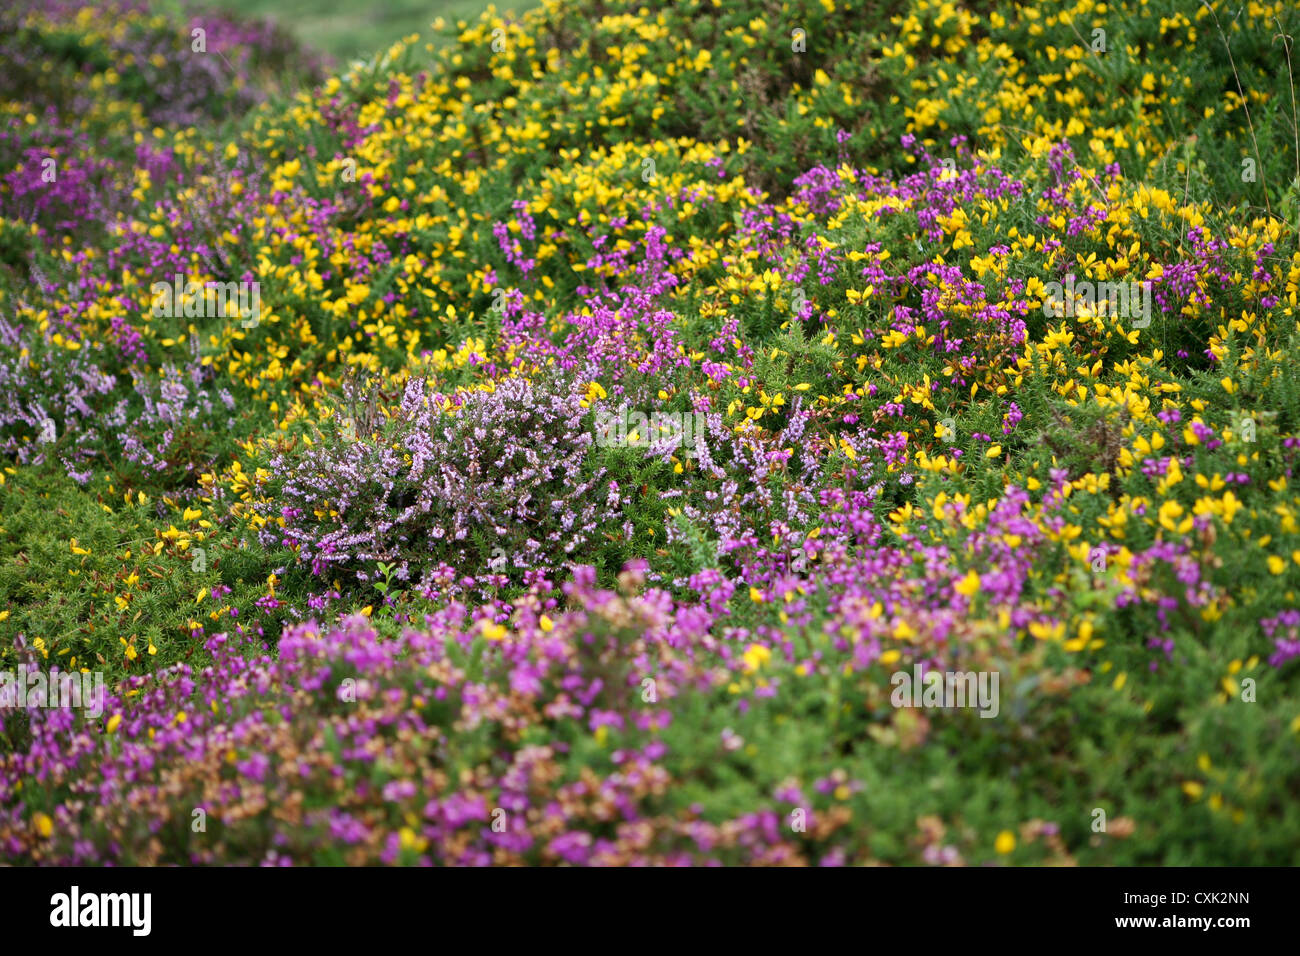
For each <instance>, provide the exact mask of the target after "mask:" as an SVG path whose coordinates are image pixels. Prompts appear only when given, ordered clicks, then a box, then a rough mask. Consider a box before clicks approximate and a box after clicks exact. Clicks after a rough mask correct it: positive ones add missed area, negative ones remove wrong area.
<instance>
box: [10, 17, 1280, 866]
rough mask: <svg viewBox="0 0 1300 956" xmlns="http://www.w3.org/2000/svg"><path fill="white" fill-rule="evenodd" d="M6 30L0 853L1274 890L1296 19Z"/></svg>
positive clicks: (163, 20) (645, 21) (155, 23)
mask: <svg viewBox="0 0 1300 956" xmlns="http://www.w3.org/2000/svg"><path fill="white" fill-rule="evenodd" d="M41 6H42V5H39V4H27V3H24V4H23V5H22V6H21V7H19V8H15V9H14V10H8V9H7V10H6V11H4V12H3V13H0V24H3V25H4V28H3V29H0V59H4V58H5V57H8V58H9V60H10V61H11V62H12V65H13V69H12V70H11V71H9V72H4V71H0V73H3V75H0V160H2V161H3V162H0V166H2V167H3V168H0V458H2V459H3V460H2V461H0V673H3V672H4V671H5V670H6V669H7V668H12V667H21V668H22V669H23V673H24V674H28V675H30V674H33V673H34V674H38V675H44V674H47V673H52V672H53V671H54V669H55V668H59V669H67V670H70V671H78V672H79V671H90V669H91V668H95V669H96V671H97V672H102V674H103V676H104V691H105V694H106V697H107V700H106V708H105V710H104V711H103V713H102V714H99V713H91V712H89V711H88V710H87V709H86V708H77V707H69V706H55V707H49V706H43V704H42V703H41V702H39V701H37V702H33V701H32V700H30V699H29V700H26V701H25V702H23V703H22V704H14V705H12V706H0V863H4V862H19V863H56V864H63V863H114V864H123V863H180V864H189V863H216V864H220V863H238V864H274V865H280V864H334V863H366V864H371V863H373V864H388V863H401V864H411V865H425V864H452V865H482V864H493V863H525V864H555V865H563V864H571V865H602V864H717V863H723V864H727V863H730V864H772V863H776V864H803V863H808V864H817V865H826V866H837V865H850V864H874V863H888V864H917V865H935V866H938V865H963V864H972V865H989V864H1044V863H1046V864H1070V863H1074V862H1078V863H1082V864H1095V865H1107V866H1109V865H1133V864H1142V865H1148V864H1153V863H1178V864H1188V863H1210V864H1230V865H1241V864H1253V865H1258V864H1279V865H1280V864H1295V863H1297V862H1300V856H1297V847H1298V846H1300V825H1298V824H1297V819H1296V815H1295V813H1294V812H1293V810H1292V808H1293V806H1294V796H1295V794H1296V793H1297V792H1300V587H1298V586H1297V582H1300V492H1298V491H1297V480H1298V478H1297V469H1298V468H1300V374H1297V368H1300V366H1298V365H1297V358H1296V356H1297V355H1300V321H1298V315H1300V314H1298V313H1297V308H1298V303H1300V298H1298V297H1300V238H1298V236H1297V231H1296V228H1295V223H1296V221H1297V208H1298V205H1297V204H1298V199H1297V196H1298V195H1300V194H1298V193H1297V191H1296V188H1297V187H1295V186H1294V185H1292V184H1293V182H1294V181H1295V180H1296V177H1297V173H1300V166H1297V162H1300V160H1298V159H1297V156H1296V138H1295V116H1294V114H1295V102H1296V100H1295V99H1293V95H1292V94H1293V90H1292V89H1291V77H1292V76H1293V75H1294V71H1293V70H1292V69H1291V67H1292V66H1293V64H1292V63H1291V60H1290V57H1291V55H1292V53H1293V50H1292V44H1291V41H1290V39H1289V38H1290V37H1293V36H1296V35H1300V13H1297V11H1296V10H1295V9H1293V8H1294V4H1287V3H1285V2H1282V0H1265V2H1256V3H1252V4H1247V5H1245V6H1244V7H1241V8H1240V9H1237V7H1230V6H1227V5H1225V3H1223V2H1220V0H1211V2H1207V3H1204V4H1189V3H1187V2H1184V0H1115V2H1113V3H1108V4H1099V3H1096V2H1094V0H1041V2H1037V3H1034V4H1011V3H1003V2H993V3H982V4H965V5H958V4H956V3H954V2H952V0H898V2H894V3H890V4H885V5H884V6H883V7H882V6H881V5H878V4H848V3H845V2H843V0H834V2H832V0H786V2H784V3H783V4H781V5H779V6H780V10H779V11H778V10H777V9H776V7H773V6H770V5H766V6H765V5H763V4H757V3H752V2H747V0H740V2H736V3H732V2H727V3H713V2H707V0H681V2H678V3H673V4H660V5H657V6H656V7H655V8H654V9H653V10H646V9H644V8H643V5H641V4H639V3H638V2H633V0H602V2H601V3H593V2H592V0H543V2H542V3H541V5H540V7H539V8H537V9H534V10H532V11H530V12H528V13H525V14H523V15H521V16H518V17H516V16H513V15H507V16H498V15H497V14H496V13H495V12H489V13H486V14H484V15H483V16H482V17H480V18H479V19H478V20H477V21H475V22H473V23H461V24H458V25H456V26H454V27H449V26H446V25H439V26H436V27H435V32H438V33H440V35H441V40H442V45H441V46H440V47H438V48H434V47H433V46H432V45H429V46H428V47H425V46H423V45H421V44H420V43H418V42H416V41H415V40H412V39H411V38H409V37H408V38H406V39H403V40H401V41H399V42H397V43H394V44H393V46H392V47H390V48H389V49H387V50H383V51H376V56H375V57H374V58H373V59H372V60H371V61H369V62H367V63H363V64H360V65H354V66H353V67H352V68H349V69H348V70H346V71H345V72H343V73H341V74H339V75H337V76H333V77H330V78H329V79H327V80H325V81H324V82H323V83H321V84H320V85H319V86H311V85H309V84H307V85H303V86H302V88H300V89H298V90H296V91H295V92H294V94H293V95H292V96H287V97H282V96H278V95H275V90H276V84H275V83H273V82H271V81H270V80H269V78H268V77H267V75H266V70H265V69H264V67H266V66H268V65H269V64H275V63H280V62H281V59H282V58H283V59H284V60H285V65H290V66H294V67H295V70H291V71H290V72H295V73H296V75H297V76H298V77H299V79H306V80H308V81H310V80H312V79H313V78H314V71H313V69H312V67H311V64H312V61H311V60H310V58H302V57H299V56H298V55H297V54H292V53H290V52H289V51H288V49H287V48H284V47H283V45H282V42H281V40H280V39H277V38H276V36H273V35H272V34H270V33H266V32H262V31H261V29H260V28H257V27H247V28H246V27H243V26H239V25H237V24H231V23H227V22H226V21H225V20H223V19H221V18H212V19H210V20H205V21H204V22H205V23H207V24H209V27H208V33H207V43H208V47H209V50H210V51H213V52H209V53H207V54H200V53H197V52H195V51H194V50H193V49H192V48H191V46H190V34H189V25H188V23H187V22H182V21H180V20H173V19H169V18H168V17H166V16H153V15H152V14H151V13H150V12H149V10H148V7H147V4H146V3H144V2H131V3H120V4H117V3H115V4H108V3H103V4H94V3H74V2H68V3H62V2H60V3H56V4H47V5H44V7H43V9H38V7H41ZM196 16H198V15H196ZM796 27H797V29H796ZM1103 48H1104V49H1103ZM218 50H219V51H220V52H221V54H222V57H224V60H225V62H223V61H222V58H220V57H217V55H216V52H215V51H218ZM282 55H283V57H282ZM46 63H48V64H49V68H48V69H46V67H45V66H44V64H46ZM231 71H233V72H234V74H237V76H236V77H233V78H232V79H231V81H230V82H229V83H228V84H227V83H226V82H225V79H224V78H225V76H226V74H227V73H231ZM262 92H268V93H269V94H270V95H268V96H266V97H265V98H264V97H263V96H262ZM263 99H265V101H264V102H263ZM255 103H258V104H259V105H256V106H255V105H254V104H255ZM1247 105H1248V106H1249V110H1248V111H1247V109H1246V107H1247ZM245 111H247V112H245ZM47 160H52V161H53V168H54V169H55V170H57V172H58V175H57V176H56V177H51V178H42V176H41V171H42V170H43V169H47V168H50V166H49V163H47ZM157 283H163V284H165V285H170V284H172V283H176V284H178V285H179V284H189V283H193V284H195V285H196V286H199V287H204V286H207V285H208V284H209V283H222V284H223V287H224V286H225V285H226V284H229V285H230V286H232V287H233V288H235V289H236V290H240V289H242V290H247V291H248V292H249V293H250V294H251V293H254V292H255V293H256V301H257V302H258V303H259V305H260V309H259V311H258V312H257V314H256V315H255V316H254V315H248V316H245V315H244V314H243V313H242V312H241V314H240V315H238V316H232V315H230V314H228V313H225V312H224V310H217V311H216V312H214V311H213V310H210V309H207V308H206V307H201V306H202V305H203V304H202V303H200V302H199V301H198V299H197V298H195V297H187V303H186V304H187V306H193V308H189V307H187V308H165V309H156V308H154V296H153V289H154V287H155V285H156V284H157ZM210 291H211V290H210ZM213 294H214V295H215V291H214V292H213ZM206 301H207V300H204V302H206ZM223 301H226V299H225V298H223ZM240 301H243V297H242V295H241V298H240ZM687 423H689V426H690V427H689V428H687V427H686V425H687ZM625 425H626V427H624V426H625ZM33 669H34V670H33ZM936 675H942V676H943V680H942V681H938V682H936V681H934V680H933V679H932V678H934V677H935V676H936ZM2 691H3V688H0V692H2ZM1098 814H1100V817H1099V815H1098ZM199 820H202V821H203V822H204V824H205V825H204V826H202V827H199V826H196V823H197V822H198V821H199ZM1099 821H1100V822H1099Z"/></svg>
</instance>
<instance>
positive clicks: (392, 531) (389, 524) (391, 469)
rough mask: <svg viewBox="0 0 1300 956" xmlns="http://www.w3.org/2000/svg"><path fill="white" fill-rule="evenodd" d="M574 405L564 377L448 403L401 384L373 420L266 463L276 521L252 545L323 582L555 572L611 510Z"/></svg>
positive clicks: (611, 516)
mask: <svg viewBox="0 0 1300 956" xmlns="http://www.w3.org/2000/svg"><path fill="white" fill-rule="evenodd" d="M580 402H581V393H580V392H578V391H575V390H574V389H573V388H572V387H571V386H570V385H568V384H567V383H565V382H564V381H563V380H560V379H556V380H554V381H551V382H539V383H533V382H529V381H526V380H524V379H507V380H504V381H502V382H500V383H499V384H497V385H496V386H494V387H493V388H492V389H491V390H488V391H468V392H463V393H460V394H458V395H455V396H444V395H441V394H438V393H435V392H433V391H431V390H430V389H429V388H428V386H427V384H426V382H425V381H424V380H422V379H411V380H409V381H408V382H407V383H406V386H405V388H404V391H403V394H402V397H401V401H400V402H399V403H398V404H397V406H396V407H395V408H393V409H392V410H391V412H386V413H385V418H384V420H383V421H376V420H375V417H374V414H373V411H372V412H371V414H370V415H369V416H367V417H365V418H363V420H362V421H361V422H360V423H358V422H356V421H355V420H352V419H349V420H347V421H346V422H343V423H341V425H340V424H336V427H332V428H331V430H330V432H329V433H328V434H325V435H322V436H321V437H322V440H321V441H320V442H318V443H314V444H313V446H312V447H308V448H304V449H300V450H297V451H293V452H289V453H287V454H284V455H279V456H276V457H274V458H273V459H272V460H271V461H270V463H269V466H268V470H269V471H270V472H271V476H272V477H271V479H270V480H269V481H268V483H267V486H266V488H265V489H264V492H265V495H266V498H267V502H266V503H265V504H262V505H259V513H260V514H261V515H262V517H263V518H267V517H276V518H279V519H281V520H280V521H278V522H274V523H272V524H269V525H267V526H266V527H265V528H264V530H263V531H262V533H261V539H262V541H263V542H264V543H276V544H281V545H284V546H287V547H291V548H294V549H295V550H296V552H297V554H298V558H299V560H300V561H302V562H304V563H305V564H307V565H309V566H310V568H311V571H312V573H313V574H314V575H316V576H319V577H323V578H325V579H327V580H328V579H331V578H334V579H335V580H337V574H338V573H339V572H343V571H346V572H347V573H348V578H349V580H350V581H359V582H365V581H367V580H369V579H370V573H369V572H368V570H366V568H367V566H368V565H369V564H371V563H373V562H385V563H391V564H393V565H394V566H395V571H394V572H393V574H394V576H395V577H396V578H397V579H398V580H401V581H407V580H410V581H418V580H419V579H420V578H421V577H422V576H425V575H426V574H428V572H429V571H431V570H432V569H434V568H436V567H438V566H439V565H449V566H451V567H453V568H455V569H456V571H457V573H458V574H461V575H464V576H474V575H476V574H483V573H495V574H500V575H502V576H504V577H506V578H511V579H516V580H518V579H520V578H522V577H523V576H524V574H525V572H529V571H547V572H549V571H552V570H554V569H556V568H558V567H562V566H563V565H564V564H566V563H568V562H571V561H573V560H575V559H576V557H577V556H578V555H580V554H582V553H584V550H585V549H586V548H588V547H590V546H591V545H593V543H594V542H595V539H596V538H597V536H598V534H600V533H603V532H604V531H605V530H606V529H607V528H608V527H610V526H611V525H613V526H617V525H616V521H617V518H618V514H619V508H618V495H617V493H616V492H612V491H611V490H610V489H609V488H608V487H607V485H608V483H607V482H605V481H603V480H602V479H603V478H604V473H603V470H600V469H596V470H594V471H593V470H591V469H589V468H588V467H587V464H586V462H587V452H588V449H589V448H590V446H591V444H592V433H591V430H590V428H589V427H588V426H587V425H586V424H585V422H584V418H586V417H587V412H586V410H585V409H584V408H583V407H582V405H581V404H580ZM353 407H356V406H355V405H354V406H353ZM336 423H337V420H336Z"/></svg>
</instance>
